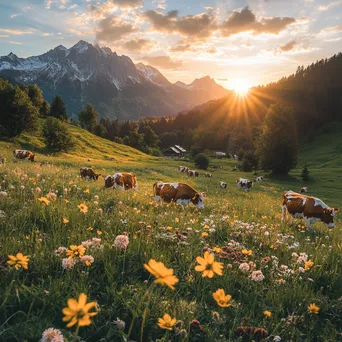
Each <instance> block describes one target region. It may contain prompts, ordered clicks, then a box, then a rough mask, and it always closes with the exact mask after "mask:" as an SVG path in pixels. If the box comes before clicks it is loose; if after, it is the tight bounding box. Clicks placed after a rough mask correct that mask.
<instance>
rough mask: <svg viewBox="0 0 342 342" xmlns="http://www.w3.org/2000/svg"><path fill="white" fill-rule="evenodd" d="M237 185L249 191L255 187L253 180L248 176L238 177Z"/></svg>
mask: <svg viewBox="0 0 342 342" xmlns="http://www.w3.org/2000/svg"><path fill="white" fill-rule="evenodd" d="M236 186H237V188H238V189H243V190H245V191H246V192H248V191H249V190H250V189H251V188H253V182H252V181H250V180H249V179H246V178H238V179H237V180H236Z"/></svg>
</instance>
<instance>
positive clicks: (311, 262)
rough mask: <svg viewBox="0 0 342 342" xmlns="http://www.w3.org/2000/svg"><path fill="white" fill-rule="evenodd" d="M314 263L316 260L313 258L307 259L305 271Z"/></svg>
mask: <svg viewBox="0 0 342 342" xmlns="http://www.w3.org/2000/svg"><path fill="white" fill-rule="evenodd" d="M313 265H314V262H313V261H312V260H308V261H305V263H304V268H305V271H307V270H309V269H310V268H311V267H312V266H313Z"/></svg>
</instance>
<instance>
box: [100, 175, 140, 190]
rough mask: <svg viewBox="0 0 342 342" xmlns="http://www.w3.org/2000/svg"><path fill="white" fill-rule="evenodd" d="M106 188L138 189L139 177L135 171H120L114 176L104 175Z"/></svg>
mask: <svg viewBox="0 0 342 342" xmlns="http://www.w3.org/2000/svg"><path fill="white" fill-rule="evenodd" d="M103 178H104V182H105V185H104V186H105V188H111V187H113V188H115V189H120V190H130V189H133V190H136V189H137V188H138V184H137V177H136V175H135V174H134V173H128V172H118V173H116V174H115V175H114V176H103Z"/></svg>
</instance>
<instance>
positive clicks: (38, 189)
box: [36, 186, 42, 194]
mask: <svg viewBox="0 0 342 342" xmlns="http://www.w3.org/2000/svg"><path fill="white" fill-rule="evenodd" d="M41 192H42V190H41V189H40V188H38V186H37V187H36V193H37V194H40V193H41Z"/></svg>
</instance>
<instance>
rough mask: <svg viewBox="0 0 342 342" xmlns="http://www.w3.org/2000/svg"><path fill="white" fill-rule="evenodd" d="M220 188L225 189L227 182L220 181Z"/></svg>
mask: <svg viewBox="0 0 342 342" xmlns="http://www.w3.org/2000/svg"><path fill="white" fill-rule="evenodd" d="M220 188H221V189H227V183H225V182H222V181H221V182H220Z"/></svg>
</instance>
